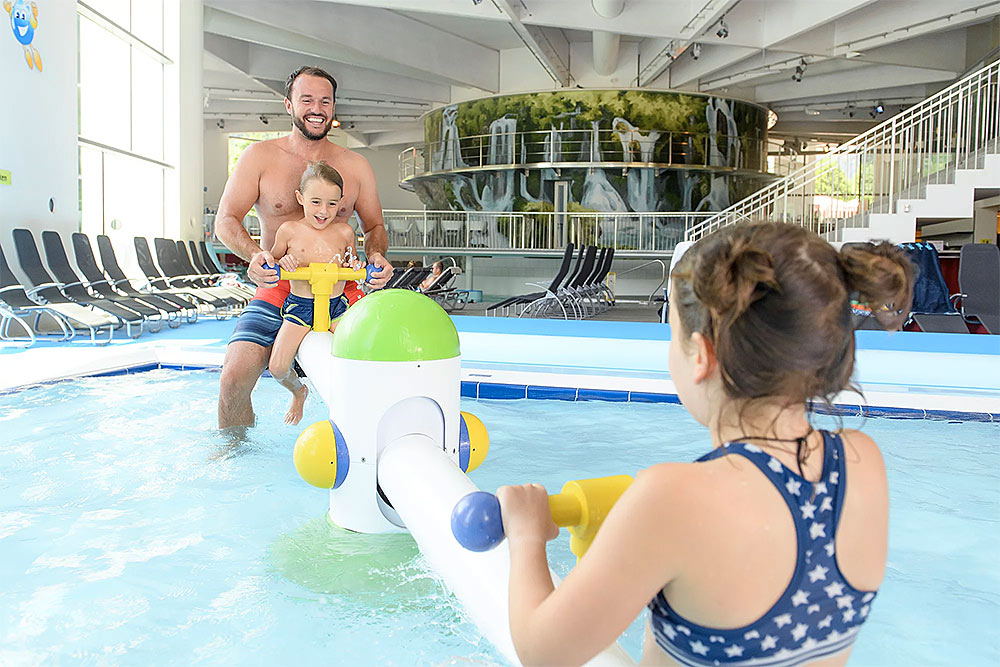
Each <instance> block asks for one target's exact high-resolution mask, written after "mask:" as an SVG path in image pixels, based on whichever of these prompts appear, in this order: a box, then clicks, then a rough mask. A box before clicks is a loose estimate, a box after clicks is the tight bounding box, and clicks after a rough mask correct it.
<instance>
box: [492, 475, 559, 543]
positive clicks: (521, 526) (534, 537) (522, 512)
mask: <svg viewBox="0 0 1000 667" xmlns="http://www.w3.org/2000/svg"><path fill="white" fill-rule="evenodd" d="M497 499H498V500H499V501H500V512H501V514H502V515H503V528H504V534H505V535H506V536H507V539H508V540H510V541H511V542H515V541H520V540H527V541H540V542H548V541H549V540H554V539H555V538H556V537H558V536H559V527H558V526H557V525H556V524H555V522H554V521H553V520H552V511H551V510H550V509H549V494H548V493H547V492H546V491H545V487H544V486H542V485H541V484H520V485H518V486H501V487H500V488H499V489H497Z"/></svg>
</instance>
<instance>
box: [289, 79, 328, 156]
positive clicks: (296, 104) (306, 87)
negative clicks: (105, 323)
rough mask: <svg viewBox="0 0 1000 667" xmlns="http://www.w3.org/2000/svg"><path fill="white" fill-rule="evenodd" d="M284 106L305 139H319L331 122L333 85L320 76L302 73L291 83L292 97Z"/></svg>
mask: <svg viewBox="0 0 1000 667" xmlns="http://www.w3.org/2000/svg"><path fill="white" fill-rule="evenodd" d="M285 106H286V109H288V112H289V113H290V114H291V116H292V123H293V124H294V125H295V127H297V128H298V129H299V132H301V133H302V135H303V136H304V137H305V138H306V139H311V140H313V141H319V140H320V139H322V138H324V137H325V136H326V135H327V133H329V132H330V127H331V125H332V123H333V107H334V101H333V86H332V85H330V82H329V81H327V80H326V79H325V78H323V77H321V76H310V75H307V74H303V75H302V76H300V77H298V78H297V79H295V83H294V84H292V99H291V101H286V102H285Z"/></svg>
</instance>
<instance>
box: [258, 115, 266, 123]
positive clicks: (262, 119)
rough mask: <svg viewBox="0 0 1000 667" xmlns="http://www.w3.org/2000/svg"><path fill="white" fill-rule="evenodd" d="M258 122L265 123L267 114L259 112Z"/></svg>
mask: <svg viewBox="0 0 1000 667" xmlns="http://www.w3.org/2000/svg"><path fill="white" fill-rule="evenodd" d="M260 122H262V123H264V125H267V116H265V115H264V114H261V115H260Z"/></svg>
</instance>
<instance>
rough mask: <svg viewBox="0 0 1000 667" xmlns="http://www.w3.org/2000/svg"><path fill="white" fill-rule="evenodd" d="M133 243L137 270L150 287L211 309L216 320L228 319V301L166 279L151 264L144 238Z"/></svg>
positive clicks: (172, 248)
mask: <svg viewBox="0 0 1000 667" xmlns="http://www.w3.org/2000/svg"><path fill="white" fill-rule="evenodd" d="M133 243H134V244H135V255H136V259H137V260H138V261H139V268H140V269H142V273H143V274H144V275H145V276H146V279H147V280H149V284H150V285H151V286H152V287H154V288H156V289H157V290H159V291H169V292H171V293H173V294H178V295H180V296H183V297H185V298H189V299H194V300H195V301H196V302H198V303H200V304H202V305H204V306H206V307H208V308H210V309H212V311H213V312H214V314H215V317H216V319H220V320H224V319H227V318H228V317H229V315H230V306H231V303H230V302H229V301H223V300H222V299H221V298H220V297H219V296H218V295H215V294H213V293H211V292H210V291H208V290H205V289H203V288H199V287H192V286H190V281H182V280H179V279H176V278H167V277H166V276H164V275H162V274H161V273H160V270H159V269H157V268H156V264H154V263H153V255H152V253H150V251H149V243H147V242H146V239H145V237H142V236H136V237H135V239H134V240H133ZM170 249H171V252H170V254H171V255H172V254H173V252H176V246H174V244H173V243H171V244H170ZM164 272H170V273H171V274H173V271H171V270H170V269H167V268H166V267H164Z"/></svg>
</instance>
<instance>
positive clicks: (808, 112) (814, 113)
mask: <svg viewBox="0 0 1000 667" xmlns="http://www.w3.org/2000/svg"><path fill="white" fill-rule="evenodd" d="M805 112H806V115H807V116H818V115H819V112H818V111H816V110H815V109H809V108H808V107H807V108H806V110H805Z"/></svg>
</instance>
